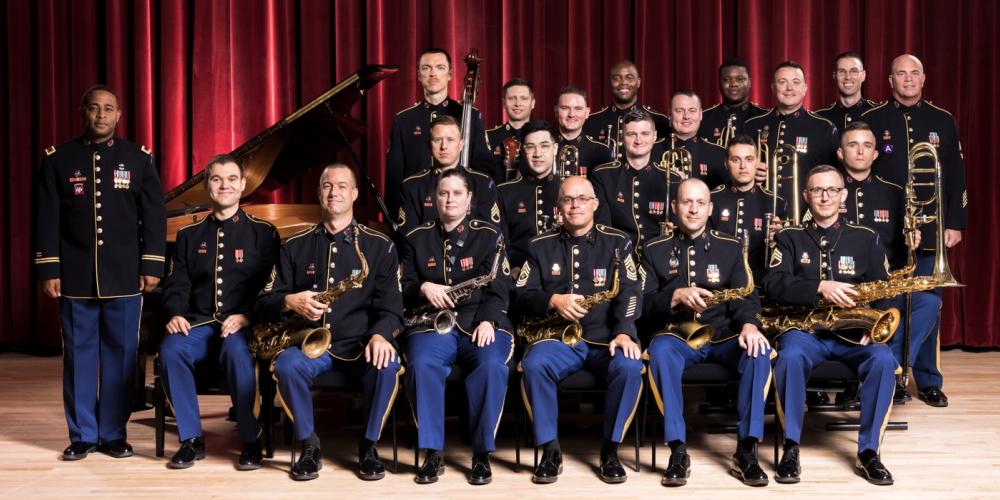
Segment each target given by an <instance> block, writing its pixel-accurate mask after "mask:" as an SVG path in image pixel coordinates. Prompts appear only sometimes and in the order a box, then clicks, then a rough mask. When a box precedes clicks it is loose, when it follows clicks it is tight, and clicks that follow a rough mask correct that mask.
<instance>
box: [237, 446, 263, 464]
mask: <svg viewBox="0 0 1000 500" xmlns="http://www.w3.org/2000/svg"><path fill="white" fill-rule="evenodd" d="M263 465H264V453H262V452H261V451H260V443H258V442H253V443H243V449H241V450H240V459H239V460H238V461H237V462H236V470H257V469H259V468H261V467H262V466H263Z"/></svg>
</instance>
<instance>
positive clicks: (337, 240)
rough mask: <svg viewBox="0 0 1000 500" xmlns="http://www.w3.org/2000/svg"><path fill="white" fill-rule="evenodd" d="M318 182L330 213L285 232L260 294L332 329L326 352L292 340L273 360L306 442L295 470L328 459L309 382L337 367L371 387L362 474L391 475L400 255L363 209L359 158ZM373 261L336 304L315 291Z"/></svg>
mask: <svg viewBox="0 0 1000 500" xmlns="http://www.w3.org/2000/svg"><path fill="white" fill-rule="evenodd" d="M316 191H317V194H318V197H319V202H320V205H321V207H322V209H323V220H322V221H321V222H320V223H319V224H316V225H315V226H313V227H310V228H308V229H304V230H303V231H301V232H299V233H298V234H296V235H294V236H291V237H290V238H288V239H287V240H285V243H284V244H283V245H282V246H281V251H280V252H279V256H278V263H277V265H276V266H275V268H274V271H272V273H271V279H270V281H269V282H268V283H267V285H265V286H264V290H263V292H261V294H260V296H259V297H258V299H257V315H258V317H259V318H260V320H261V321H265V322H273V321H283V320H287V319H291V318H293V317H296V316H299V317H301V318H305V320H306V321H305V323H304V327H309V328H317V327H322V328H326V329H328V330H331V329H332V330H331V333H332V335H331V337H332V343H331V344H330V346H329V347H328V348H327V351H326V352H324V353H323V354H321V355H320V356H319V357H317V358H309V357H307V356H306V355H305V354H304V353H303V352H302V349H301V348H300V346H288V347H287V348H285V349H284V350H282V351H281V352H279V353H278V355H277V356H275V357H274V360H273V361H272V362H271V372H272V373H273V377H274V380H275V382H277V385H278V401H280V402H281V405H282V406H283V407H284V408H285V413H287V414H288V416H289V418H291V420H292V424H293V428H294V433H295V439H297V440H299V441H300V443H301V446H302V447H301V450H302V454H301V455H299V459H298V460H297V461H296V462H295V463H294V464H292V469H291V476H292V479H294V480H296V481H306V480H310V479H316V478H317V477H319V471H320V469H322V468H323V463H322V461H321V457H322V453H321V452H320V439H319V436H317V435H316V426H315V424H314V420H313V404H312V393H311V392H310V386H311V385H312V383H313V381H314V380H316V377H318V376H320V375H322V374H323V373H325V372H328V371H331V370H338V371H341V372H343V373H346V374H347V376H348V378H349V379H350V380H352V381H353V383H355V384H356V386H357V387H359V388H360V389H361V391H362V399H363V404H364V415H365V423H364V426H365V427H364V435H363V436H362V437H361V438H360V439H359V441H358V469H357V475H358V477H359V478H361V479H363V480H366V481H374V480H378V479H382V478H383V477H385V467H384V466H383V465H382V461H381V460H380V459H379V456H378V451H377V450H376V448H375V446H376V443H377V442H378V439H379V436H380V435H381V434H382V427H383V426H384V425H385V420H386V418H388V416H389V411H390V409H391V408H392V404H393V401H395V399H396V394H397V393H398V392H399V376H400V375H402V374H403V371H404V370H403V368H402V366H401V363H400V359H399V355H398V349H397V346H396V335H398V334H399V330H400V327H401V324H402V319H401V316H402V314H403V295H402V293H401V292H400V285H399V260H398V257H397V256H396V248H395V246H394V245H393V244H392V242H390V241H389V238H386V237H385V236H384V235H383V234H382V233H379V232H377V231H374V230H372V229H370V228H368V227H367V226H365V225H364V224H360V223H358V221H357V220H355V219H354V202H355V201H356V200H357V199H358V183H357V177H356V176H355V174H354V171H353V170H351V168H350V167H348V166H347V165H345V164H343V163H333V164H331V165H327V166H326V167H325V168H323V171H322V172H321V173H320V177H319V187H318V188H317V190H316ZM362 258H364V259H365V262H364V263H362V262H361V259H362ZM365 267H367V269H368V275H367V276H366V277H365V278H364V280H363V281H362V283H361V286H360V287H358V288H354V289H352V290H349V291H347V292H346V293H345V294H343V295H342V296H341V297H340V299H339V300H337V301H336V302H333V303H332V304H326V303H323V302H320V301H319V300H317V299H316V296H317V294H319V293H322V292H326V291H329V290H332V289H335V288H337V287H338V286H339V285H340V283H342V282H344V281H345V280H348V279H358V278H357V277H358V276H359V275H362V276H363V272H364V269H365Z"/></svg>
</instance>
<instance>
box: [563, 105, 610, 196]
mask: <svg viewBox="0 0 1000 500" xmlns="http://www.w3.org/2000/svg"><path fill="white" fill-rule="evenodd" d="M588 116H590V107H589V106H588V105H587V92H586V91H585V90H583V89H581V88H579V87H572V86H568V87H563V88H561V89H559V96H558V97H556V122H557V123H558V124H559V134H558V136H557V137H556V142H558V143H559V150H558V151H557V152H556V161H557V162H559V163H557V165H556V170H557V171H563V170H565V171H566V175H582V176H589V175H590V171H591V170H593V169H594V168H595V167H597V166H599V165H603V164H605V163H607V162H609V161H612V160H613V159H614V157H613V156H612V155H611V149H610V148H608V146H606V145H605V144H604V143H602V142H597V141H595V140H594V139H592V138H590V137H588V136H587V135H586V134H584V132H583V129H584V123H586V121H587V117H588ZM564 159H565V160H566V161H564Z"/></svg>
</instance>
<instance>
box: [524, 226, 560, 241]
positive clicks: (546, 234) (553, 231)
mask: <svg viewBox="0 0 1000 500" xmlns="http://www.w3.org/2000/svg"><path fill="white" fill-rule="evenodd" d="M559 231H561V229H559V228H555V229H549V230H548V231H545V232H544V233H538V234H537V235H535V236H532V237H531V240H529V242H530V243H534V242H536V241H540V240H544V239H546V238H551V237H553V236H556V235H557V234H559Z"/></svg>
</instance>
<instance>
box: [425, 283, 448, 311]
mask: <svg viewBox="0 0 1000 500" xmlns="http://www.w3.org/2000/svg"><path fill="white" fill-rule="evenodd" d="M448 288H450V287H449V286H447V285H439V284H437V283H431V282H430V281H425V282H424V284H423V285H420V294H421V295H423V296H424V297H425V298H427V302H430V303H431V305H432V306H434V307H436V308H438V309H454V308H455V302H454V301H453V300H451V297H449V296H448Z"/></svg>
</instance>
